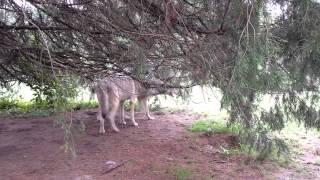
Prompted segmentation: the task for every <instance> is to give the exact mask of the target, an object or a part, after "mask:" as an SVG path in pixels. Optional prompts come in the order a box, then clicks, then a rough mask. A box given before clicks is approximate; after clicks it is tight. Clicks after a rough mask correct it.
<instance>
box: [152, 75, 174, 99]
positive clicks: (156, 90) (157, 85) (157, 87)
mask: <svg viewBox="0 0 320 180" xmlns="http://www.w3.org/2000/svg"><path fill="white" fill-rule="evenodd" d="M150 83H152V84H153V85H152V86H151V87H150V88H148V89H149V92H150V93H152V94H153V95H158V94H167V95H170V96H173V95H175V94H177V93H178V90H177V89H175V88H170V87H167V86H166V84H165V83H164V82H163V81H161V80H159V79H156V80H151V81H150Z"/></svg>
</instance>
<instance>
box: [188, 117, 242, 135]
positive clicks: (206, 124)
mask: <svg viewBox="0 0 320 180" xmlns="http://www.w3.org/2000/svg"><path fill="white" fill-rule="evenodd" d="M188 129H189V130H190V131H191V132H212V133H224V134H237V133H238V132H239V130H240V125H238V124H234V125H230V126H227V123H226V122H225V121H223V120H216V121H215V120H211V119H202V120H198V121H196V122H194V123H193V124H192V125H191V126H190V127H189V128H188Z"/></svg>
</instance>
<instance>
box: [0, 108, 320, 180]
mask: <svg viewBox="0 0 320 180" xmlns="http://www.w3.org/2000/svg"><path fill="white" fill-rule="evenodd" d="M96 111H97V110H96V109H94V110H85V111H78V112H76V113H73V119H74V120H79V119H82V120H83V121H84V122H85V124H86V126H87V129H86V131H85V132H83V133H80V134H77V135H76V151H77V157H76V158H72V157H71V155H70V153H64V151H63V148H61V147H62V146H63V144H64V142H63V136H64V132H63V130H62V129H61V128H58V127H54V126H53V117H24V118H1V121H0V142H1V144H0V169H1V171H0V179H5V180H6V179H12V180H15V179H19V180H24V179H53V180H60V179H62V180H63V179H75V180H82V179H86V180H89V179H116V180H118V179H123V180H125V179H134V180H135V179H136V180H144V179H152V180H154V179H161V180H166V179H287V178H293V179H300V178H302V179H314V178H317V174H320V173H319V166H316V165H314V164H312V168H313V169H312V168H310V167H308V166H307V165H304V162H300V165H301V164H302V165H303V167H305V169H309V171H308V173H305V169H302V168H301V166H292V167H286V168H279V167H278V166H277V165H275V164H274V163H271V162H264V163H261V162H256V161H253V160H250V159H251V158H249V157H246V156H244V155H228V154H225V153H223V152H222V150H221V147H225V148H228V147H229V146H231V145H232V144H233V143H234V142H233V139H234V138H233V136H231V135H223V134H215V135H213V136H211V137H208V136H205V135H203V134H201V133H191V132H189V131H187V128H186V126H188V125H190V124H191V123H192V122H194V121H195V120H196V119H198V118H199V115H196V114H190V113H187V112H183V111H180V112H175V113H163V112H155V113H153V116H155V118H156V119H155V120H145V119H144V118H143V116H142V115H141V114H139V113H137V122H138V123H139V128H135V127H133V126H129V125H126V126H121V125H118V126H119V127H120V133H114V132H111V131H110V127H107V129H108V130H107V133H106V134H104V135H99V134H97V132H98V129H99V123H98V122H97V121H95V119H96V115H95V113H96ZM318 141H319V139H318V138H317V142H316V143H319V142H318ZM318 145H319V144H318ZM309 150H310V149H309ZM310 153H312V152H310ZM308 155H310V154H308ZM301 156H303V153H302V155H301ZM302 161H303V160H302ZM306 164H307V163H306ZM309 165H310V163H309ZM114 167H116V168H114ZM317 168H318V169H317ZM298 170H301V171H298ZM318 178H320V177H319V176H318Z"/></svg>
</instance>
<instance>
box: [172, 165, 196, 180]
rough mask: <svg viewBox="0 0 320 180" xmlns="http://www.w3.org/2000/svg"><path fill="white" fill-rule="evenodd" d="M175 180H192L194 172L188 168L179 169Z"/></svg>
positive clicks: (176, 171)
mask: <svg viewBox="0 0 320 180" xmlns="http://www.w3.org/2000/svg"><path fill="white" fill-rule="evenodd" d="M175 178H176V180H191V179H192V171H191V170H190V169H187V168H177V169H176V170H175Z"/></svg>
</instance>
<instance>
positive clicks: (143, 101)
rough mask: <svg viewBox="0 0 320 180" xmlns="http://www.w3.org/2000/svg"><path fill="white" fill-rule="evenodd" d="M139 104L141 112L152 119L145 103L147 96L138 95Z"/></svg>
mask: <svg viewBox="0 0 320 180" xmlns="http://www.w3.org/2000/svg"><path fill="white" fill-rule="evenodd" d="M138 100H139V104H140V105H141V109H142V111H143V113H144V114H145V115H146V116H147V117H148V119H154V117H152V116H151V115H150V111H149V107H148V104H147V101H148V98H147V97H139V98H138Z"/></svg>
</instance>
